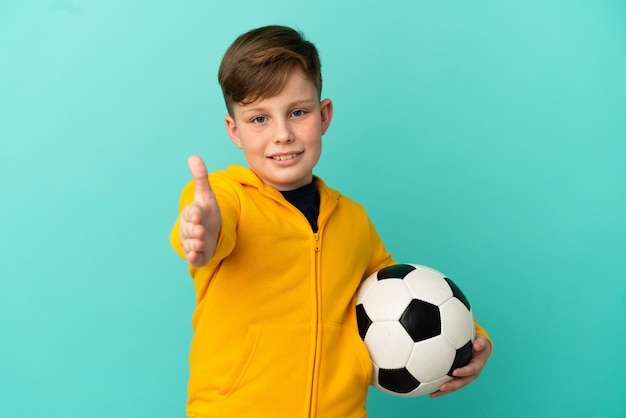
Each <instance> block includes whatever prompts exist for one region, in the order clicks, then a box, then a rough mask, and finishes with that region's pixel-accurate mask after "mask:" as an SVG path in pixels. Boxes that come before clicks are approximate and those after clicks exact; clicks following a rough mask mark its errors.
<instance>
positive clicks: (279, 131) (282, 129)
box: [274, 122, 294, 144]
mask: <svg viewBox="0 0 626 418" xmlns="http://www.w3.org/2000/svg"><path fill="white" fill-rule="evenodd" d="M293 140H294V135H293V132H292V131H291V129H290V128H289V125H288V124H287V123H285V122H280V123H278V124H277V125H276V130H275V132H274V142H276V143H285V144H288V143H290V142H293Z"/></svg>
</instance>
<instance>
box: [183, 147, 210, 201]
mask: <svg viewBox="0 0 626 418" xmlns="http://www.w3.org/2000/svg"><path fill="white" fill-rule="evenodd" d="M187 164H188V165H189V171H191V176H192V177H193V182H194V186H195V194H194V200H195V201H196V202H206V201H207V200H208V199H211V197H212V195H213V190H211V185H210V184H209V179H208V177H207V176H208V174H207V169H206V165H204V161H202V158H200V157H198V156H197V155H192V156H191V157H189V159H188V160H187Z"/></svg>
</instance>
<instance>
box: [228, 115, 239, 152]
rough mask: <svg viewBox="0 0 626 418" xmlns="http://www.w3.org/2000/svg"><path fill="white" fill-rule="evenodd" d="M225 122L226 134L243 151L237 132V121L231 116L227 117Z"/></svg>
mask: <svg viewBox="0 0 626 418" xmlns="http://www.w3.org/2000/svg"><path fill="white" fill-rule="evenodd" d="M224 122H225V123H226V132H227V133H228V136H229V137H230V139H231V140H232V141H233V142H234V143H235V145H236V146H237V148H239V149H241V141H240V140H239V133H238V132H237V124H236V123H235V119H233V117H232V116H230V115H226V118H224Z"/></svg>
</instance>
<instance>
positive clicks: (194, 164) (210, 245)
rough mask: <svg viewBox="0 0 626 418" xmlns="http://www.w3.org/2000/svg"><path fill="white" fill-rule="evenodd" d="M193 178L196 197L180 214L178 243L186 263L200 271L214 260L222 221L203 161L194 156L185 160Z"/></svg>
mask: <svg viewBox="0 0 626 418" xmlns="http://www.w3.org/2000/svg"><path fill="white" fill-rule="evenodd" d="M187 163H188V165H189V170H190V171H191V175H192V177H193V181H194V186H195V193H194V199H193V202H191V203H190V204H189V205H187V206H186V207H185V208H184V209H183V210H182V212H181V214H180V242H181V244H182V247H183V252H184V253H185V257H186V259H187V262H188V263H189V264H190V265H192V266H194V267H202V266H204V265H205V264H206V263H208V261H209V260H210V259H211V257H212V256H213V253H214V252H215V245H216V243H217V236H218V234H219V232H220V226H221V224H222V217H221V215H220V208H219V206H218V204H217V200H215V195H214V194H213V189H211V185H210V184H209V179H208V175H207V169H206V166H205V165H204V161H202V159H201V158H200V157H198V156H197V155H192V156H191V157H189V160H188V162H187Z"/></svg>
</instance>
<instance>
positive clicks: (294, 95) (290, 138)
mask: <svg viewBox="0 0 626 418" xmlns="http://www.w3.org/2000/svg"><path fill="white" fill-rule="evenodd" d="M332 114H333V106H332V102H331V101H330V100H329V99H325V100H322V101H321V102H320V101H319V99H318V93H317V90H316V88H315V86H314V84H313V83H312V82H311V81H309V80H308V79H307V78H306V77H305V75H304V72H303V71H302V70H301V69H296V70H294V71H292V72H291V74H290V76H289V77H288V78H287V81H286V83H285V86H284V88H283V89H282V91H281V92H280V93H279V94H278V95H276V96H273V97H268V98H261V99H258V100H257V101H255V102H252V103H248V104H240V103H235V104H233V117H231V116H230V115H229V116H226V130H227V131H228V135H229V136H230V138H231V139H232V140H233V142H234V143H235V145H237V147H238V148H240V149H241V150H243V153H244V156H245V158H246V161H247V162H248V165H249V166H250V168H251V169H252V171H254V172H255V173H256V175H257V176H259V177H260V178H261V180H263V182H264V183H266V184H269V185H270V186H272V187H274V188H276V189H277V190H281V191H285V190H293V189H296V188H298V187H301V186H304V185H307V184H309V183H310V182H311V181H312V180H313V167H315V164H317V161H318V160H319V158H320V154H321V152H322V135H323V134H324V133H325V132H326V129H328V125H330V121H331V119H332Z"/></svg>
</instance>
